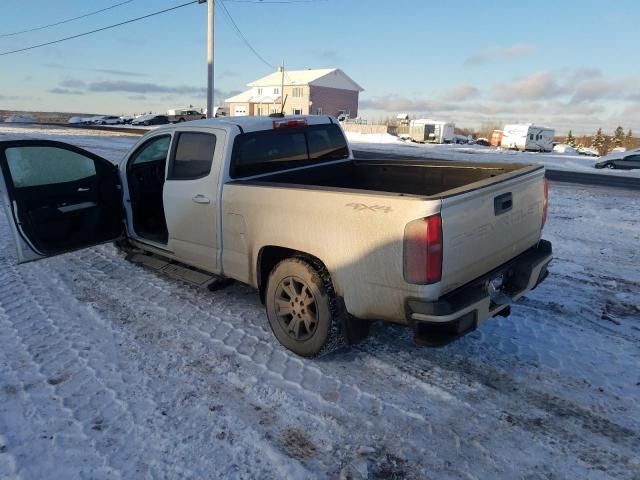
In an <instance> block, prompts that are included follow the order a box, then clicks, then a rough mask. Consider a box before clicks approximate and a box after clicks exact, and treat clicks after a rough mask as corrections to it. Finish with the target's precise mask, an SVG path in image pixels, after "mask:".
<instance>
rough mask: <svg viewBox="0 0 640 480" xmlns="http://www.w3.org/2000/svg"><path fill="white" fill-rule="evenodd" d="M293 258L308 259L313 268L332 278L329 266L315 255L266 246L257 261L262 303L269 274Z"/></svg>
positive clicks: (261, 250)
mask: <svg viewBox="0 0 640 480" xmlns="http://www.w3.org/2000/svg"><path fill="white" fill-rule="evenodd" d="M292 257H298V258H306V259H308V260H309V263H311V265H312V266H314V267H316V266H319V267H321V268H323V269H324V270H325V271H326V272H327V273H328V274H329V275H330V276H331V273H330V272H329V269H328V268H327V265H326V264H325V263H324V262H323V261H322V259H320V258H318V257H316V256H315V255H312V254H310V253H307V252H303V251H301V250H296V249H293V248H287V247H281V246H278V245H265V246H263V247H262V248H260V250H259V251H258V255H257V259H256V280H257V284H258V292H259V294H260V300H261V301H262V303H264V301H265V294H266V289H267V281H268V280H269V274H270V273H271V271H272V270H273V268H274V267H275V266H276V265H277V264H278V263H280V262H281V261H282V260H284V259H286V258H292Z"/></svg>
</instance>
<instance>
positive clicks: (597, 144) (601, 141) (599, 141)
mask: <svg viewBox="0 0 640 480" xmlns="http://www.w3.org/2000/svg"><path fill="white" fill-rule="evenodd" d="M605 143H606V139H605V137H604V135H603V134H602V129H601V128H599V129H598V131H597V132H596V134H595V135H594V136H593V141H592V142H591V148H593V149H595V150H597V151H598V153H599V154H600V155H606V153H607V151H606V145H605Z"/></svg>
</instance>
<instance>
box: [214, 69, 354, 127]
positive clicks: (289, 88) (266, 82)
mask: <svg viewBox="0 0 640 480" xmlns="http://www.w3.org/2000/svg"><path fill="white" fill-rule="evenodd" d="M282 83H283V75H282V69H278V71H277V72H274V73H272V74H270V75H267V76H266V77H263V78H260V79H259V80H256V81H254V82H251V83H249V84H248V86H249V87H251V88H250V89H249V90H247V91H245V92H243V93H240V94H238V95H235V96H233V97H231V98H227V99H226V100H225V103H226V104H227V107H228V108H227V112H228V114H229V115H230V116H232V117H233V116H236V117H237V116H244V115H252V116H268V115H270V114H272V113H277V112H280V109H281V102H282V98H283V96H284V99H285V103H284V113H285V115H331V116H333V117H338V116H339V115H341V114H343V115H346V116H347V117H351V118H354V117H357V116H358V95H359V94H360V92H362V91H363V88H362V87H361V86H360V85H358V84H357V83H356V82H354V81H353V80H352V79H351V78H350V77H349V76H348V75H347V74H345V73H344V72H343V71H342V70H340V69H339V68H330V69H317V70H286V71H285V72H284V90H283V91H281V90H282Z"/></svg>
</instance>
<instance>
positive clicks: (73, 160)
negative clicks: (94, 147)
mask: <svg viewBox="0 0 640 480" xmlns="http://www.w3.org/2000/svg"><path fill="white" fill-rule="evenodd" d="M5 155H6V157H7V164H8V166H9V172H10V173H11V178H12V180H13V186H14V187H15V188H22V187H36V186H39V185H51V184H57V183H67V182H77V181H79V180H83V179H85V178H89V177H93V176H94V175H95V174H96V165H95V161H94V160H93V159H91V158H89V157H85V156H84V155H81V154H79V153H76V152H73V151H70V150H65V149H63V148H58V147H13V148H7V149H6V150H5Z"/></svg>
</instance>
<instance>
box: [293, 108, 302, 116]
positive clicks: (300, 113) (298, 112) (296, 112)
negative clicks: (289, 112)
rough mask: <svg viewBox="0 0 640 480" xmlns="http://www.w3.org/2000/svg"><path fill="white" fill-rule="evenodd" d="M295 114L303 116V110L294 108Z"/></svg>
mask: <svg viewBox="0 0 640 480" xmlns="http://www.w3.org/2000/svg"><path fill="white" fill-rule="evenodd" d="M293 114H294V115H302V109H301V108H294V109H293Z"/></svg>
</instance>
